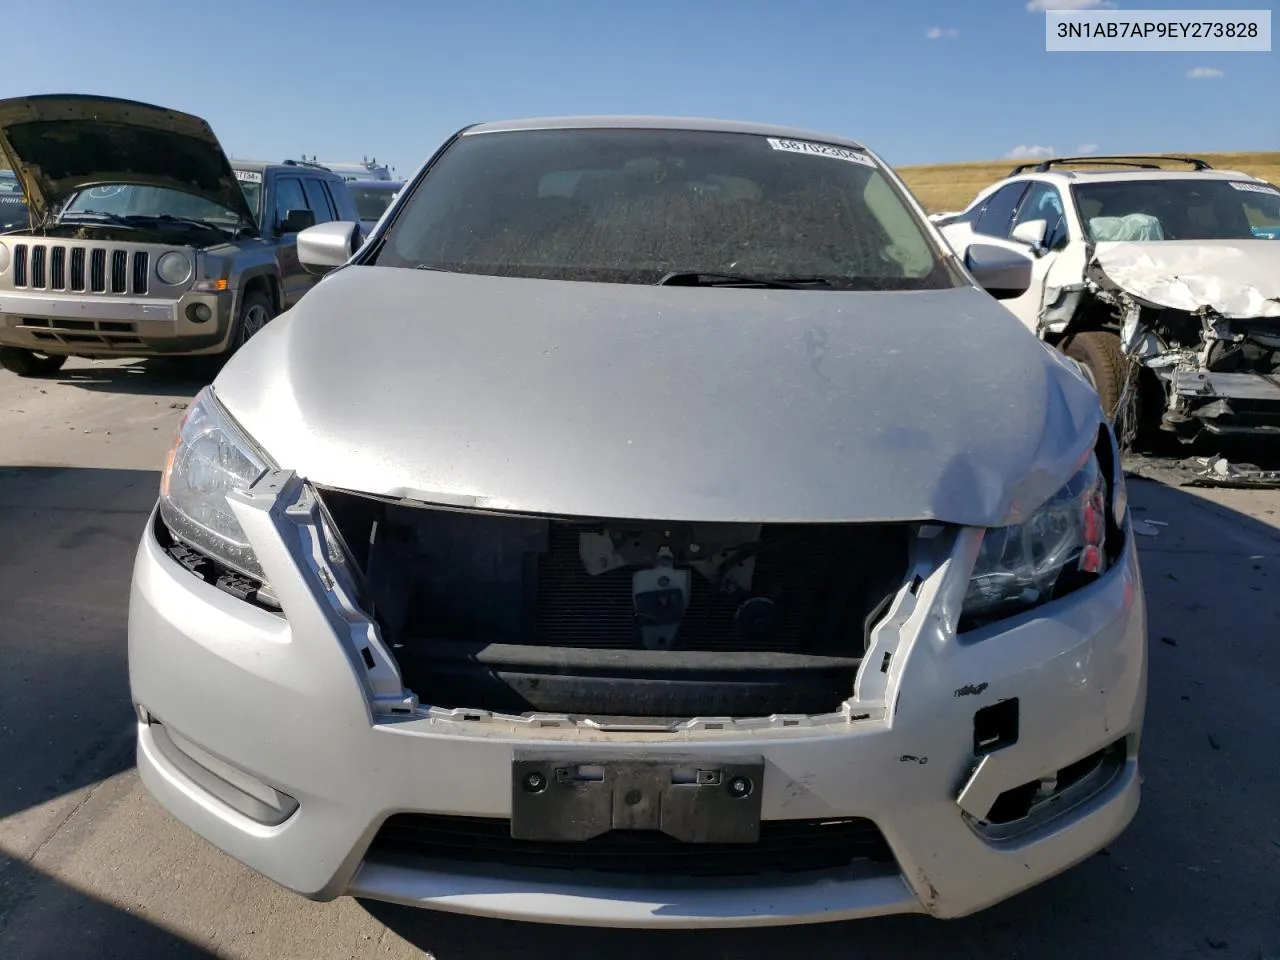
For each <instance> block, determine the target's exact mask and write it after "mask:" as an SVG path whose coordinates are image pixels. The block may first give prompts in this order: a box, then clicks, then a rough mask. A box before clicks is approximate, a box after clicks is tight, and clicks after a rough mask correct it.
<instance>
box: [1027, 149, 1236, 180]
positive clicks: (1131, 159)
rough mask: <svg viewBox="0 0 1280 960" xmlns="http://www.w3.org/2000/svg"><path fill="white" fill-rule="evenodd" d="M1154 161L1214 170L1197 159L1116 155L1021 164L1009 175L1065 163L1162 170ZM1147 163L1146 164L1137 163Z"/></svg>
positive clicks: (1161, 155)
mask: <svg viewBox="0 0 1280 960" xmlns="http://www.w3.org/2000/svg"><path fill="white" fill-rule="evenodd" d="M1152 160H1174V161H1177V162H1178V163H1189V164H1191V166H1192V167H1194V168H1195V169H1196V170H1197V171H1199V170H1212V169H1213V168H1212V167H1211V166H1210V165H1209V164H1208V162H1207V161H1204V160H1200V159H1198V158H1197V157H1178V156H1171V155H1165V154H1157V155H1148V154H1116V155H1115V156H1102V157H1099V156H1092V157H1053V158H1051V159H1049V160H1039V161H1037V162H1035V163H1020V164H1018V166H1016V167H1014V168H1013V171H1012V172H1011V173H1010V174H1009V176H1011V177H1016V176H1017V175H1018V174H1020V173H1023V172H1025V171H1027V170H1032V171H1034V172H1035V173H1046V172H1048V170H1049V168H1050V167H1055V166H1060V165H1061V164H1064V163H1109V164H1111V165H1112V166H1116V167H1136V168H1138V169H1139V170H1162V169H1163V167H1161V166H1160V165H1159V164H1158V163H1152V162H1151V161H1152ZM1137 161H1145V162H1137Z"/></svg>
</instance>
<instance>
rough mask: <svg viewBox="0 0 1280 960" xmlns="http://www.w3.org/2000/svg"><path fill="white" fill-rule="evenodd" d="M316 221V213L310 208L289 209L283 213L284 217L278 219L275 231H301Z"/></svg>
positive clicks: (312, 225) (282, 232)
mask: <svg viewBox="0 0 1280 960" xmlns="http://www.w3.org/2000/svg"><path fill="white" fill-rule="evenodd" d="M315 223H316V215H315V212H314V211H312V210H306V209H303V210H290V211H289V212H288V213H286V214H285V215H284V219H283V220H282V221H280V226H279V227H278V228H277V231H276V232H277V233H281V234H284V233H301V232H302V231H303V230H305V229H307V227H314V226H315Z"/></svg>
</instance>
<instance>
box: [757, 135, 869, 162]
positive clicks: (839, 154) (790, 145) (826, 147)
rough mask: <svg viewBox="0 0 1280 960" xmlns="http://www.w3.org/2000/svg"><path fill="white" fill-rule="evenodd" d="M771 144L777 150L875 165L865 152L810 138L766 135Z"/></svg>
mask: <svg viewBox="0 0 1280 960" xmlns="http://www.w3.org/2000/svg"><path fill="white" fill-rule="evenodd" d="M765 139H766V140H768V141H769V146H771V147H773V149H775V150H785V151H786V152H787V153H807V154H811V155H812V156H815V157H833V158H834V159H836V160H848V161H849V162H850V163H860V164H862V165H863V166H864V167H874V166H875V165H876V163H875V161H874V160H872V159H871V158H870V157H868V156H867V155H866V154H865V153H859V152H858V151H857V150H850V149H849V148H848V147H833V146H831V145H830V144H828V143H810V142H809V141H808V140H783V139H781V138H779V137H766V138H765Z"/></svg>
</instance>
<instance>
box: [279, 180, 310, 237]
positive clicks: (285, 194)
mask: <svg viewBox="0 0 1280 960" xmlns="http://www.w3.org/2000/svg"><path fill="white" fill-rule="evenodd" d="M306 209H307V198H306V196H305V195H304V194H303V192H302V184H301V183H300V182H299V181H298V178H297V177H281V178H280V180H279V181H278V182H277V183H276V216H275V226H276V228H277V229H279V227H280V225H281V224H282V223H284V218H285V217H287V216H288V215H289V211H290V210H306Z"/></svg>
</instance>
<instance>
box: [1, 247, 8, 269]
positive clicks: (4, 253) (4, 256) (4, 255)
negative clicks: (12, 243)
mask: <svg viewBox="0 0 1280 960" xmlns="http://www.w3.org/2000/svg"><path fill="white" fill-rule="evenodd" d="M8 269H9V248H8V247H6V246H5V245H4V244H3V243H0V273H4V272H5V271H6V270H8Z"/></svg>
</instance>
